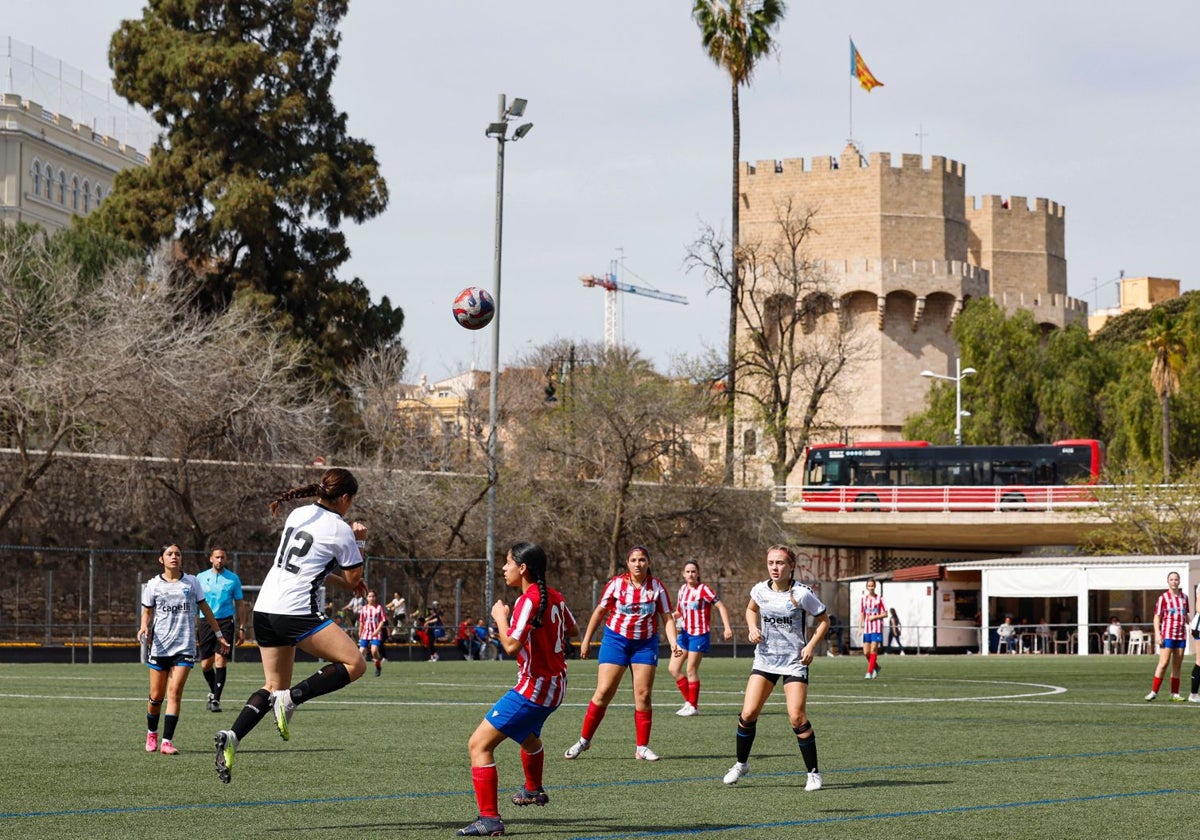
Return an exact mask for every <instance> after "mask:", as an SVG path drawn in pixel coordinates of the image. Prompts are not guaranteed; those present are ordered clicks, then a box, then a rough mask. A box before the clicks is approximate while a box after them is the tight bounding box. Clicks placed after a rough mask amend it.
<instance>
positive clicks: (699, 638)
mask: <svg viewBox="0 0 1200 840" xmlns="http://www.w3.org/2000/svg"><path fill="white" fill-rule="evenodd" d="M679 646H680V647H681V648H683V649H684V650H686V651H687V652H688V653H708V650H709V648H710V647H712V633H697V634H696V635H694V636H693V635H692V634H691V633H685V632H684V631H682V630H680V631H679Z"/></svg>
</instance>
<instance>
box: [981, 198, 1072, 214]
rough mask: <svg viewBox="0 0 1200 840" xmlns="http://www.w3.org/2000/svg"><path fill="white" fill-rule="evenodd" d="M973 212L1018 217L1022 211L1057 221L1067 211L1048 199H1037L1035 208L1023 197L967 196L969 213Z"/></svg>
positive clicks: (1034, 204)
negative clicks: (989, 212)
mask: <svg viewBox="0 0 1200 840" xmlns="http://www.w3.org/2000/svg"><path fill="white" fill-rule="evenodd" d="M972 211H993V212H996V213H1011V214H1013V215H1016V214H1017V213H1019V212H1021V211H1025V212H1027V213H1037V214H1040V215H1043V216H1052V217H1054V218H1057V219H1061V218H1063V217H1064V214H1065V212H1066V209H1065V208H1064V207H1063V206H1062V205H1061V204H1059V203H1058V202H1057V201H1051V200H1050V199H1048V198H1035V199H1034V200H1033V206H1032V207H1030V206H1029V199H1027V198H1026V197H1025V196H1023V195H1014V196H1008V197H1004V196H999V195H984V196H974V195H972V196H967V212H968V213H970V212H972Z"/></svg>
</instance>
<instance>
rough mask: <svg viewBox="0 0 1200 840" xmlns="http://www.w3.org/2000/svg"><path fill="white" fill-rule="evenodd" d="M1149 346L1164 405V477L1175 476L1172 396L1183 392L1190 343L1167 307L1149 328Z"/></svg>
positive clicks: (1154, 384)
mask: <svg viewBox="0 0 1200 840" xmlns="http://www.w3.org/2000/svg"><path fill="white" fill-rule="evenodd" d="M1145 338H1146V349H1148V350H1149V351H1150V353H1151V354H1152V355H1153V356H1154V361H1153V362H1152V363H1151V365H1150V385H1151V386H1152V387H1153V388H1154V393H1155V394H1157V395H1158V402H1159V404H1160V405H1161V406H1162V451H1163V481H1164V482H1167V481H1170V480H1171V397H1172V396H1174V395H1175V394H1177V393H1179V374H1180V372H1181V371H1182V370H1183V362H1184V359H1185V357H1186V356H1187V347H1186V346H1185V345H1184V343H1183V336H1182V335H1180V331H1179V328H1178V327H1177V326H1176V324H1175V322H1174V321H1172V320H1171V317H1170V315H1168V314H1167V312H1166V310H1164V309H1161V308H1156V309H1155V310H1154V311H1153V312H1152V313H1151V315H1150V326H1149V327H1147V328H1146V336H1145Z"/></svg>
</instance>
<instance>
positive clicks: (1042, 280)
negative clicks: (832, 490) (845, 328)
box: [739, 144, 1087, 483]
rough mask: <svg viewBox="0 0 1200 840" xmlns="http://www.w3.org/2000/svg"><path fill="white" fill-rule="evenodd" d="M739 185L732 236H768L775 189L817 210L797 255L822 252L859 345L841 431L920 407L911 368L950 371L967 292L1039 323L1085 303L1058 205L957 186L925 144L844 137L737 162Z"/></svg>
mask: <svg viewBox="0 0 1200 840" xmlns="http://www.w3.org/2000/svg"><path fill="white" fill-rule="evenodd" d="M741 189H742V215H741V231H740V235H741V237H742V242H743V243H748V242H752V241H767V240H769V239H770V238H771V237H773V236H774V237H777V236H778V224H777V221H776V219H777V215H776V214H777V212H778V208H779V207H781V206H782V205H783V204H784V203H785V202H791V204H792V206H793V207H794V208H795V209H797V210H799V211H801V212H803V211H805V210H814V211H816V216H815V217H814V219H813V224H814V227H815V229H816V233H815V234H814V235H813V236H812V237H811V238H810V239H809V240H808V242H807V243H806V247H805V255H806V256H807V257H808V258H809V259H812V260H817V261H819V262H820V263H821V264H822V266H823V268H824V274H825V276H826V278H827V281H828V282H829V283H830V285H831V287H832V288H831V291H832V293H833V296H834V298H835V300H836V301H837V305H838V307H839V310H840V317H843V318H849V319H852V320H853V322H854V323H855V324H856V325H857V326H859V327H863V328H864V330H863V332H864V333H865V334H866V335H867V339H866V340H867V342H868V344H869V349H868V351H867V352H866V353H865V354H863V355H864V359H865V361H862V362H861V363H860V364H858V366H857V368H856V369H855V371H854V373H853V375H852V376H851V377H850V379H851V380H852V381H849V382H848V383H846V384H848V385H849V393H850V394H851V395H852V396H850V397H849V398H848V399H847V400H845V401H844V405H843V406H841V407H834V408H833V409H832V414H831V416H830V417H828V418H826V419H827V421H828V422H829V424H830V425H831V426H834V427H838V428H840V429H843V430H844V432H843V434H844V435H845V436H846V437H848V438H849V439H850V440H897V439H900V437H901V426H902V424H903V422H904V420H905V418H906V417H907V416H908V415H909V414H912V413H914V412H916V411H919V410H921V409H922V408H923V406H924V399H925V394H926V392H927V391H928V388H929V380H928V379H926V378H923V377H921V375H920V374H921V371H923V370H932V371H934V372H935V373H942V374H953V373H954V359H955V356H956V355H957V348H956V346H955V343H954V341H953V338H952V337H951V335H950V326H951V324H952V323H953V321H954V319H955V317H957V315H958V313H959V312H960V311H961V310H962V307H963V305H964V304H965V303H966V301H968V300H969V299H971V298H973V297H981V296H990V297H992V298H994V299H995V300H996V301H997V303H999V304H1000V306H1001V307H1002V308H1003V309H1004V310H1005V311H1006V312H1008V313H1010V314H1011V313H1013V312H1015V311H1016V310H1017V309H1028V310H1031V311H1032V312H1033V314H1034V317H1035V320H1036V321H1037V322H1038V323H1040V324H1042V325H1043V327H1044V328H1045V329H1052V328H1061V327H1063V326H1065V325H1066V324H1069V323H1071V322H1072V321H1074V320H1075V319H1077V318H1085V317H1086V315H1087V307H1086V304H1085V303H1083V302H1082V301H1079V300H1076V299H1073V298H1069V297H1067V294H1066V289H1067V265H1066V258H1065V247H1064V241H1065V226H1064V211H1063V208H1062V206H1060V205H1058V204H1056V203H1054V202H1051V201H1048V200H1046V199H1044V198H1039V199H1037V200H1036V201H1035V202H1034V204H1033V206H1032V207H1030V206H1029V204H1028V202H1027V201H1026V199H1025V198H1023V197H1019V196H1013V197H1011V198H1008V199H1001V198H1000V197H998V196H984V197H983V198H982V200H977V199H975V198H971V197H968V196H967V194H966V167H965V166H964V165H963V164H961V163H958V162H956V161H953V160H948V159H946V158H944V157H940V156H937V155H935V156H933V157H932V158H931V160H930V165H929V166H928V167H926V166H925V165H924V160H923V158H922V156H920V155H910V154H905V155H902V156H901V160H900V163H899V165H896V164H894V163H893V161H892V158H891V156H890V155H889V154H886V153H872V154H871V155H870V156H869V157H864V156H863V155H862V154H861V153H860V152H859V150H858V149H857V148H856V147H855V146H854V145H853V144H850V145H847V146H846V148H845V149H844V150H843V151H842V154H841V156H840V157H838V158H836V159H835V158H832V157H828V156H824V157H814V158H812V159H811V160H809V161H808V163H807V166H806V163H805V160H804V159H803V158H791V159H787V160H783V161H759V162H758V163H757V164H754V165H750V164H745V163H744V164H742V169H741ZM968 364H970V360H969V359H967V360H964V365H968ZM849 406H852V409H851V408H849ZM747 422H752V421H749V420H748V421H747ZM753 437H754V436H741V437H740V438H739V439H741V440H748V439H752V438H753ZM753 454H754V453H746V456H747V457H753ZM798 481H799V477H798V476H793V478H792V482H793V483H798Z"/></svg>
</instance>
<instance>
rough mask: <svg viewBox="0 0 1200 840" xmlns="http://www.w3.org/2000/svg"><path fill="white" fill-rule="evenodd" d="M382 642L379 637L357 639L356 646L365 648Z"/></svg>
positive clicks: (377, 645)
mask: <svg viewBox="0 0 1200 840" xmlns="http://www.w3.org/2000/svg"><path fill="white" fill-rule="evenodd" d="M382 644H383V642H382V641H380V640H379V639H359V640H358V646H359V647H360V648H362V649H363V650H366V649H367V648H369V647H372V646H374V647H379V646H380V645H382Z"/></svg>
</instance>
